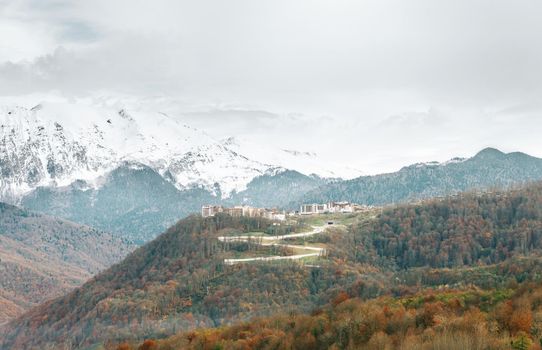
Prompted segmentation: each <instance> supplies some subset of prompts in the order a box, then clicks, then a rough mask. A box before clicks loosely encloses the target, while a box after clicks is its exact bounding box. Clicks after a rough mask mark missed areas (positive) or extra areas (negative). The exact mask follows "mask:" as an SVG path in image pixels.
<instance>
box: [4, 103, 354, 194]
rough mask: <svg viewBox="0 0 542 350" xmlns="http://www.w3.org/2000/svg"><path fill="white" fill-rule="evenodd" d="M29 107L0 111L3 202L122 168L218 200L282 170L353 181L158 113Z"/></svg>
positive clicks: (304, 158)
mask: <svg viewBox="0 0 542 350" xmlns="http://www.w3.org/2000/svg"><path fill="white" fill-rule="evenodd" d="M31 106H33V107H29V108H25V107H21V106H11V107H7V106H4V107H0V170H1V173H2V178H1V179H0V198H1V199H4V200H7V201H10V202H17V199H18V198H20V197H21V196H23V195H24V194H26V193H28V192H29V191H31V190H33V189H35V188H37V187H39V186H66V185H69V184H71V183H74V182H75V181H78V180H83V181H85V182H88V183H97V182H98V181H97V180H98V179H102V178H103V177H104V176H105V175H107V174H108V173H109V172H111V171H112V170H114V169H116V168H117V167H119V166H122V164H125V162H130V163H140V164H143V165H145V166H148V167H150V168H152V169H153V170H154V171H156V172H157V173H159V174H161V175H162V176H163V177H164V178H165V179H167V180H168V181H170V182H172V183H173V184H174V185H175V186H176V187H177V188H178V189H181V190H183V189H187V188H191V187H203V188H205V189H207V190H209V191H211V192H213V193H215V194H216V195H220V196H221V197H228V196H229V195H230V194H231V193H233V192H240V191H242V190H244V189H245V188H246V185H247V184H248V183H249V182H250V181H251V180H252V179H254V178H255V177H257V176H261V175H264V174H270V173H278V172H281V171H284V170H286V169H291V170H297V171H299V172H301V173H304V174H307V175H311V174H316V175H318V176H320V177H333V178H338V177H345V178H349V177H355V176H359V175H360V172H359V171H357V170H355V169H344V168H341V167H334V166H332V165H330V164H329V163H326V162H323V161H322V160H321V159H319V157H318V156H317V155H316V154H314V153H311V152H301V151H294V150H280V149H274V148H273V147H268V146H261V145H255V144H250V143H247V142H240V141H239V140H237V139H235V138H228V139H226V140H222V141H217V140H215V139H213V138H212V137H211V136H209V135H208V134H206V133H205V132H204V131H201V130H198V129H196V128H193V127H191V126H189V125H186V124H184V123H183V122H182V121H180V120H178V119H175V118H172V117H170V116H169V115H167V114H165V113H161V112H147V111H143V110H136V109H134V110H133V109H127V108H119V107H118V106H116V107H110V106H104V105H99V106H96V105H92V104H89V103H86V102H84V101H78V102H77V103H70V102H66V101H63V102H41V103H39V104H31ZM332 168H335V169H337V170H338V171H337V172H335V171H330V170H328V169H332Z"/></svg>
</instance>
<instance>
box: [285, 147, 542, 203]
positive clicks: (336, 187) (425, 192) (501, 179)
mask: <svg viewBox="0 0 542 350" xmlns="http://www.w3.org/2000/svg"><path fill="white" fill-rule="evenodd" d="M540 179H542V159H540V158H535V157H532V156H529V155H527V154H525V153H521V152H513V153H503V152H501V151H499V150H497V149H494V148H486V149H484V150H482V151H480V152H479V153H478V154H476V155H475V156H474V157H472V158H466V159H463V158H454V159H452V160H450V161H448V162H445V163H437V162H430V163H418V164H413V165H410V166H407V167H404V168H402V169H401V170H399V171H397V172H395V173H389V174H382V175H375V176H362V177H358V178H355V179H352V180H347V181H337V182H333V183H329V184H326V185H323V186H320V187H318V188H317V189H314V190H311V191H309V192H308V193H306V194H304V195H303V196H301V197H300V198H296V200H295V202H294V203H292V204H291V206H292V207H294V206H295V205H297V203H299V202H326V201H332V200H335V201H338V200H348V201H353V202H357V203H361V204H367V205H386V204H392V203H403V202H408V201H417V200H420V199H426V198H432V197H438V196H444V195H450V194H454V193H458V192H464V191H470V190H487V189H490V188H508V187H510V186H513V185H517V184H522V183H525V182H531V181H536V180H540Z"/></svg>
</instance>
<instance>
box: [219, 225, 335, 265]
mask: <svg viewBox="0 0 542 350" xmlns="http://www.w3.org/2000/svg"><path fill="white" fill-rule="evenodd" d="M331 226H332V225H323V226H313V227H312V228H313V229H312V231H309V232H303V233H291V234H288V235H279V236H249V235H241V236H220V237H218V240H219V241H220V242H248V241H249V240H251V241H253V242H254V243H255V244H258V245H261V246H275V247H284V248H290V249H294V250H296V251H308V252H310V253H304V254H295V255H288V256H261V257H254V258H243V259H224V264H226V265H235V264H239V263H247V262H252V261H276V260H299V259H303V258H309V257H318V256H322V255H325V252H326V250H325V248H321V247H311V246H304V245H295V244H284V243H278V242H280V241H283V240H285V239H291V238H301V237H309V236H313V235H316V234H319V233H322V232H325V230H326V228H327V227H331Z"/></svg>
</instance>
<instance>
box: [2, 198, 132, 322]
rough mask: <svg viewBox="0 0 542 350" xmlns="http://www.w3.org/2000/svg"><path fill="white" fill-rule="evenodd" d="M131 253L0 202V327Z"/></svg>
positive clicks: (94, 233) (104, 236)
mask: <svg viewBox="0 0 542 350" xmlns="http://www.w3.org/2000/svg"><path fill="white" fill-rule="evenodd" d="M131 249H132V245H131V244H129V243H127V242H125V241H124V240H121V239H118V238H116V237H115V236H113V235H111V234H108V233H105V232H102V231H98V230H95V229H92V228H90V227H87V226H82V225H78V224H75V223H72V222H69V221H65V220H61V219H57V218H53V217H49V216H44V215H39V214H35V213H31V212H28V211H26V210H23V209H19V208H17V207H14V206H11V205H8V204H4V203H0V272H1V273H0V303H1V304H2V308H0V323H3V322H5V321H7V320H9V319H11V318H14V317H15V316H17V315H19V314H21V313H22V312H23V311H25V310H27V309H28V308H29V307H31V306H33V305H37V304H39V303H42V302H44V301H46V300H48V299H51V298H53V297H57V296H59V295H62V294H64V293H66V292H67V291H69V290H71V289H73V288H75V287H77V286H79V285H81V284H82V283H83V282H84V281H85V280H86V279H88V278H89V277H90V276H92V275H93V274H96V273H98V272H99V271H100V270H103V269H104V268H106V267H108V266H110V265H112V264H113V263H115V262H117V261H119V260H120V259H122V258H123V257H124V256H125V255H127V254H128V252H129V251H130V250H131Z"/></svg>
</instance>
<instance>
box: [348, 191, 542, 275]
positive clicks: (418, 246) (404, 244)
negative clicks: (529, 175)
mask: <svg viewBox="0 0 542 350" xmlns="http://www.w3.org/2000/svg"><path fill="white" fill-rule="evenodd" d="M355 234H356V237H355V238H356V239H357V242H356V244H357V250H358V253H357V256H358V260H359V261H365V260H369V259H374V257H375V256H374V255H371V253H373V254H376V255H377V256H378V257H383V258H386V259H389V260H391V261H393V263H394V264H396V266H397V267H399V268H401V269H408V268H412V267H421V266H429V267H434V268H441V267H461V266H472V265H487V264H494V263H498V262H501V261H504V260H506V259H508V258H510V257H512V256H514V255H518V254H522V255H526V254H530V253H532V252H533V251H540V250H541V248H542V185H541V184H536V185H532V186H529V187H527V188H524V189H520V190H514V191H510V192H496V193H488V194H484V195H475V194H462V195H458V196H455V197H450V198H446V199H442V200H432V201H427V202H425V203H423V204H421V205H408V206H407V205H405V206H400V207H396V208H392V209H388V210H384V211H383V213H382V214H381V215H380V216H379V217H378V219H377V220H376V221H374V222H373V223H371V224H370V225H367V224H363V225H359V226H358V227H357V228H356V229H355Z"/></svg>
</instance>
